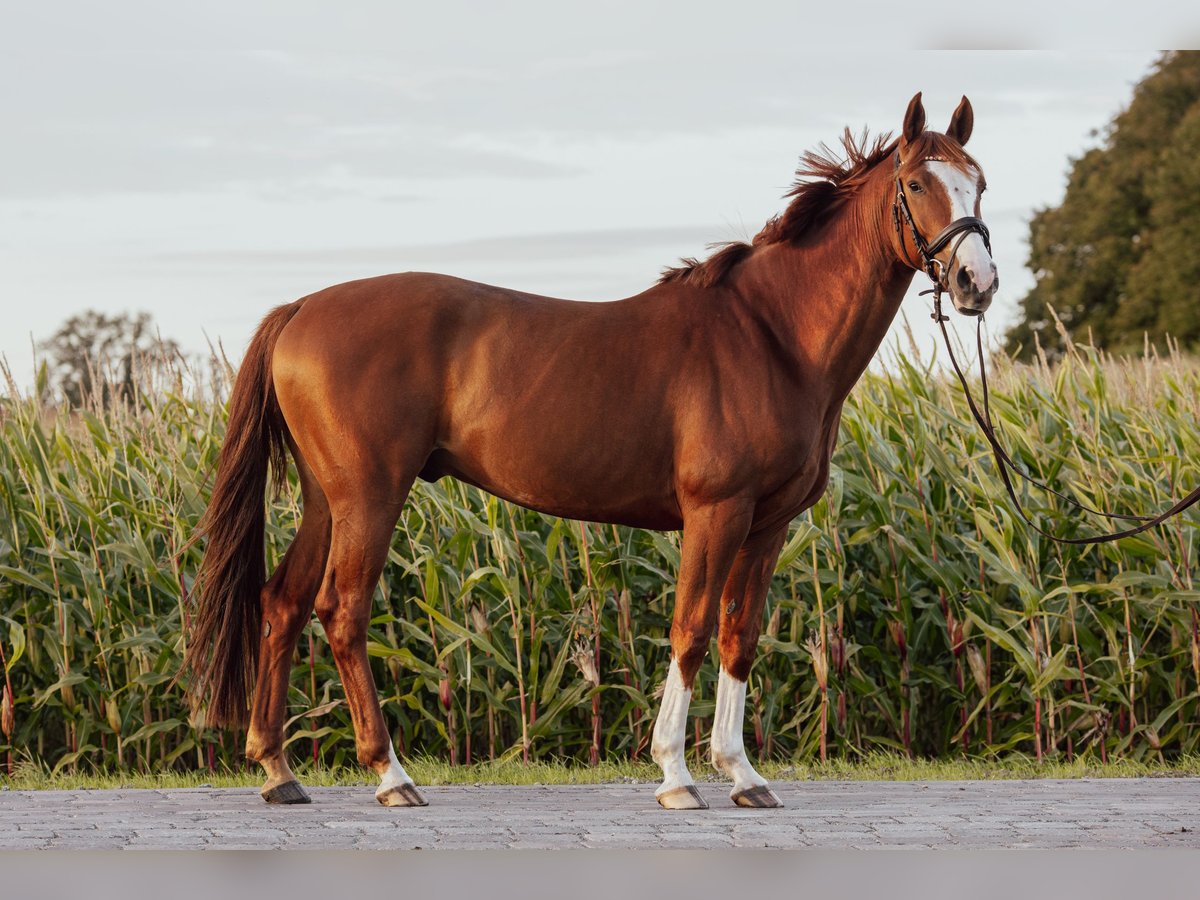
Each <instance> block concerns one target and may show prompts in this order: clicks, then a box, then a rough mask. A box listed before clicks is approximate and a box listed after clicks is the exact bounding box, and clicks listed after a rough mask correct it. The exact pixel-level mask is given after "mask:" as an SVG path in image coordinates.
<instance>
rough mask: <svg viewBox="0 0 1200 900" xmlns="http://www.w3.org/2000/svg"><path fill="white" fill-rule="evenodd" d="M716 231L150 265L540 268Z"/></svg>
mask: <svg viewBox="0 0 1200 900" xmlns="http://www.w3.org/2000/svg"><path fill="white" fill-rule="evenodd" d="M720 231H721V229H720V228H718V227H716V226H709V227H701V226H668V227H660V228H619V229H618V228H614V229H598V230H594V231H562V232H546V233H541V234H519V235H504V236H498V237H485V238H476V239H473V240H464V241H447V242H442V243H430V244H397V245H394V246H375V247H361V246H360V247H324V248H310V249H292V250H279V251H262V250H218V251H203V252H195V253H163V254H156V255H154V256H152V257H149V258H148V259H147V261H148V262H153V263H169V264H174V263H191V264H200V265H205V266H209V265H214V266H215V265H220V266H262V265H287V266H292V265H296V264H298V263H300V264H312V265H320V266H328V265H347V264H364V265H365V264H372V263H380V262H383V261H386V262H387V263H388V264H390V265H394V266H403V265H409V264H411V265H414V266H426V265H433V264H436V265H442V264H445V263H456V262H462V261H465V260H469V261H471V262H536V261H543V260H549V261H553V260H558V259H563V258H569V259H586V258H590V257H604V256H616V255H621V254H624V253H626V252H628V251H631V250H638V249H644V248H646V247H678V246H685V245H687V246H691V245H695V244H697V243H702V242H706V241H709V240H711V239H712V238H713V235H716V234H719V233H720Z"/></svg>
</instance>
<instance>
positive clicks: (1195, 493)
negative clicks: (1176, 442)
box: [892, 152, 1200, 544]
mask: <svg viewBox="0 0 1200 900" xmlns="http://www.w3.org/2000/svg"><path fill="white" fill-rule="evenodd" d="M900 165H901V163H900V153H899V152H897V153H896V165H895V180H896V197H895V199H894V200H893V201H892V223H893V225H894V226H895V228H896V235H897V237H899V239H900V249H901V251H902V252H903V253H904V254H905V255H907V253H908V249H907V247H906V246H905V234H904V229H903V227H902V225H901V220H902V219H903V222H904V223H905V224H907V226H908V231H909V236H910V237H911V239H912V244H913V246H914V247H916V250H917V254H918V256H919V264H918V265H914V268H919V269H920V270H922V271H923V272H924V273H925V274H926V275H927V276H929V280H930V281H932V282H933V287H932V288H931V289H930V290H927V291H922V292H921V294H922V295H924V294H932V295H933V314H932V315H931V316H930V318H932V319H933V320H934V321H935V322H937V324H938V327H939V328H940V329H941V331H942V338H943V339H944V340H945V342H946V351H947V352H948V353H949V354H950V364H951V365H952V366H953V367H954V374H955V375H957V376H958V381H959V383H960V384H961V385H962V389H963V393H964V394H965V395H966V397H967V406H968V407H970V410H971V415H972V416H973V417H974V419H975V421H976V423H977V424H978V425H979V428H980V430H981V431H982V432H983V436H984V437H985V438H986V439H987V442H988V445H989V446H990V447H991V448H992V456H993V457H995V460H996V468H997V469H998V470H999V472H1000V479H1001V481H1003V482H1004V487H1005V490H1007V491H1008V496H1009V497H1010V498H1011V499H1012V502H1013V506H1014V507H1015V508H1016V510H1017V513H1018V514H1019V515H1020V517H1021V518H1022V519H1023V520H1024V521H1025V524H1026V525H1028V526H1029V527H1030V528H1032V529H1033V530H1034V531H1036V532H1038V533H1039V534H1041V535H1043V536H1045V537H1047V538H1049V539H1050V540H1052V541H1055V542H1057V543H1059V544H1103V543H1107V542H1109V541H1116V540H1120V539H1121V538H1125V537H1131V536H1133V535H1135V534H1141V533H1142V532H1143V531H1147V530H1149V529H1151V528H1153V527H1155V526H1156V525H1161V524H1162V523H1163V522H1165V521H1166V520H1167V519H1169V518H1171V517H1172V516H1176V515H1178V514H1179V513H1181V512H1183V511H1184V510H1185V509H1187V508H1188V507H1190V506H1192V505H1194V504H1195V503H1197V502H1198V501H1200V487H1197V488H1195V489H1194V490H1192V492H1191V493H1190V494H1188V495H1187V496H1186V497H1184V498H1183V499H1181V500H1179V501H1177V502H1176V503H1175V504H1173V505H1172V506H1171V507H1170V508H1169V509H1167V510H1166V511H1165V512H1161V513H1159V514H1158V515H1154V516H1131V515H1120V514H1117V513H1110V512H1104V511H1103V510H1099V509H1092V508H1091V507H1090V506H1085V505H1084V504H1082V503H1080V502H1079V501H1077V500H1075V499H1074V498H1073V497H1069V496H1067V495H1066V494H1064V493H1062V492H1061V491H1057V490H1055V489H1054V488H1052V487H1050V486H1049V485H1047V484H1044V483H1043V482H1041V481H1038V480H1037V479H1036V478H1034V477H1032V476H1031V475H1029V474H1027V473H1026V472H1024V471H1022V470H1021V469H1020V468H1018V467H1017V464H1016V463H1015V462H1013V459H1012V457H1011V456H1010V455H1009V454H1008V451H1006V450H1005V449H1004V447H1003V445H1001V443H1000V441H999V439H998V438H997V436H996V428H995V425H993V423H992V413H991V403H990V401H989V398H988V378H987V367H986V365H985V363H984V352H983V316H982V314H980V315H979V318H978V320H977V321H976V326H975V346H976V348H977V352H978V356H979V381H980V385H981V386H982V389H983V408H982V410H981V409H980V407H979V405H978V404H976V402H975V397H974V395H973V394H972V393H971V388H970V385H968V383H967V378H966V375H964V374H963V370H962V368H961V367H960V366H959V364H958V359H957V357H955V355H954V347H953V345H952V344H951V342H950V333H949V331H947V330H946V322H947V321H948V320H949V317H948V316H946V315H944V314H943V313H942V294H943V293H945V292H946V291H947V290H948V289H949V288H948V287H947V284H946V277H947V275H948V273H949V271H950V269H951V267H952V266H953V264H954V257H955V255H956V254H957V253H958V248H959V245H961V244H962V242H963V241H964V240H965V239H966V237H967V236H968V235H970V234H978V235H979V236H980V237H982V238H983V243H984V246H986V247H987V250H988V254H989V255H991V252H992V243H991V235H990V234H989V232H988V227H987V225H985V224H984V222H983V220H982V219H979V218H977V217H975V216H963V217H962V218H960V219H955V220H954V221H953V222H951V223H950V224H949V225H947V226H946V227H945V228H943V229H942V230H941V231H939V232H938V233H937V235H936V236H935V237H934V238H933V240H931V241H926V240H925V239H924V238H923V237H922V236H921V232H920V230H919V229H918V228H917V224H916V222H914V221H913V217H912V213H911V212H910V211H909V208H908V197H907V195H906V194H905V193H904V184H903V182H902V181H901V179H900ZM956 237H957V240H954V239H955V238H956ZM952 240H954V245H953V247H951V249H950V256H949V258H948V260H947V262H946V263H945V265H943V264H942V262H941V260H939V259H936V258H935V254H937V253H939V252H940V251H941V250H942V249H943V248H944V247H945V246H946V245H947V244H949V243H950V242H951V241H952ZM910 264H911V261H910ZM1010 473H1011V474H1010ZM1013 474H1015V475H1017V476H1018V477H1020V478H1022V479H1024V480H1025V481H1027V482H1028V483H1029V484H1031V485H1034V486H1035V487H1039V488H1041V489H1042V490H1044V491H1047V492H1049V493H1051V494H1054V495H1055V496H1056V497H1059V498H1061V499H1063V500H1066V501H1067V502H1068V503H1070V504H1071V505H1073V506H1075V507H1076V508H1077V509H1080V510H1083V511H1084V512H1089V513H1093V514H1095V515H1098V516H1102V517H1103V518H1106V519H1114V520H1120V521H1126V522H1138V523H1140V524H1138V525H1135V526H1133V527H1132V528H1126V529H1124V530H1121V531H1112V532H1108V533H1105V534H1098V535H1094V536H1091V537H1083V538H1064V537H1058V536H1057V535H1054V534H1051V533H1050V532H1049V531H1046V530H1045V529H1044V528H1042V527H1041V526H1040V525H1038V524H1036V523H1035V522H1034V521H1033V520H1032V519H1030V517H1029V515H1028V514H1027V513H1026V512H1025V507H1024V506H1022V505H1021V501H1020V500H1019V499H1018V498H1017V492H1016V489H1015V488H1014V487H1013V481H1012V477H1011V475H1013Z"/></svg>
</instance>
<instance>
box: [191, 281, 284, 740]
mask: <svg viewBox="0 0 1200 900" xmlns="http://www.w3.org/2000/svg"><path fill="white" fill-rule="evenodd" d="M299 309H300V303H298V302H297V303H289V304H287V305H286V306H280V307H277V308H276V309H273V310H272V311H271V312H270V313H268V314H267V316H266V318H264V319H263V321H262V324H261V325H259V326H258V331H256V332H255V334H254V339H253V340H252V341H251V342H250V347H249V348H248V349H247V351H246V357H245V359H244V360H243V361H242V365H241V368H240V369H239V370H238V374H237V380H236V381H235V382H234V386H233V396H232V397H231V398H230V401H229V424H228V426H227V427H226V430H225V442H224V444H223V445H222V446H221V453H220V456H219V457H218V459H217V478H216V483H215V484H214V485H213V491H212V497H211V498H210V499H209V502H208V509H207V510H206V511H205V513H204V517H203V518H202V519H201V520H200V526H199V529H198V535H204V536H206V537H207V539H208V540H207V544H206V546H205V549H204V558H203V560H202V561H201V563H200V569H199V571H198V572H197V574H196V583H195V585H194V591H193V597H194V606H193V608H192V610H191V616H190V620H191V621H190V623H189V627H188V628H187V650H186V653H185V657H184V668H185V670H186V671H187V672H188V673H189V674H190V680H189V684H188V698H189V700H190V702H191V706H192V711H193V712H196V711H198V710H199V709H200V708H202V707H205V705H206V704H207V706H206V712H205V716H204V720H205V724H207V725H243V724H245V722H246V719H247V712H248V707H249V698H250V691H251V688H252V687H253V685H254V676H255V670H256V668H257V665H258V641H259V632H260V630H261V628H262V609H261V606H260V595H261V593H262V588H263V585H264V583H265V582H266V563H265V560H264V558H263V557H264V523H265V512H264V509H263V506H264V501H265V499H266V486H267V471H268V466H269V467H270V469H271V473H272V475H273V476H274V482H275V486H276V489H278V487H279V486H280V485H282V483H283V481H284V479H285V478H286V477H287V456H286V444H285V437H286V434H287V425H286V424H285V423H284V421H283V416H282V414H281V413H280V411H279V403H278V401H277V400H276V397H275V387H274V384H273V383H272V380H271V356H272V354H273V353H274V350H275V342H276V341H277V340H278V338H279V334H280V332H281V331H283V329H284V326H286V325H287V323H288V322H289V321H290V320H291V318H292V316H294V315H295V314H296V312H297V310H299Z"/></svg>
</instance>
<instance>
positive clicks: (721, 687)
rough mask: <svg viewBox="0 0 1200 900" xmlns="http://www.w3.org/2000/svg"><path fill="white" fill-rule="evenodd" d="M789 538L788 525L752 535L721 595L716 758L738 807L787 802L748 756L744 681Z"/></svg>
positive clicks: (714, 736)
mask: <svg viewBox="0 0 1200 900" xmlns="http://www.w3.org/2000/svg"><path fill="white" fill-rule="evenodd" d="M786 536H787V528H786V527H784V528H781V529H779V530H778V531H774V532H771V533H769V534H763V535H755V536H753V537H751V538H749V539H748V540H747V541H746V543H745V544H744V545H743V546H742V548H741V549H740V550H739V551H738V554H737V557H736V559H735V560H734V562H733V567H732V569H731V570H730V572H729V579H728V580H727V581H726V583H725V590H724V592H723V594H722V595H721V620H720V621H721V624H720V631H719V632H718V636H717V646H718V648H719V650H720V653H721V673H720V675H719V676H718V681H717V712H716V716H715V718H714V720H713V731H712V742H711V746H712V762H713V765H714V766H715V767H716V768H717V770H718V771H720V772H721V773H722V774H724V775H726V776H728V777H729V778H732V779H733V790H732V791H730V794H729V796H730V799H732V800H733V802H734V803H736V804H737V805H738V806H752V807H767V808H770V807H776V806H783V804H782V803H781V802H780V800H779V798H778V797H777V796H776V795H775V792H774V791H772V790H771V789H770V788H769V787H767V782H766V780H765V779H764V778H763V777H762V776H761V775H759V774H758V772H756V771H755V770H754V766H752V765H750V761H749V760H748V759H747V758H746V748H745V745H744V743H743V741H742V732H743V730H744V722H745V714H746V679H747V678H748V677H749V675H750V666H751V665H752V664H753V662H754V655H755V653H756V652H757V649H758V634H759V631H760V629H761V628H762V618H763V606H764V604H765V603H766V598H767V589H768V588H769V587H770V584H771V576H772V574H774V571H775V561H776V560H777V559H778V558H779V550H780V548H781V547H782V546H783V541H784V538H785V537H786Z"/></svg>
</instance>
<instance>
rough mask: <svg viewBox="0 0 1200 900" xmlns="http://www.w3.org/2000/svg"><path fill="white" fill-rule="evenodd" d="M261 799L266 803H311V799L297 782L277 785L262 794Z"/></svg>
mask: <svg viewBox="0 0 1200 900" xmlns="http://www.w3.org/2000/svg"><path fill="white" fill-rule="evenodd" d="M262 798H263V799H264V800H266V801H267V802H268V803H286V804H289V805H290V804H293V803H312V798H311V797H310V796H308V793H307V792H306V791H305V790H304V788H302V787H301V786H300V782H298V781H285V782H284V783H283V784H277V785H275V787H273V788H271V789H270V790H268V791H263V792H262Z"/></svg>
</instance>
